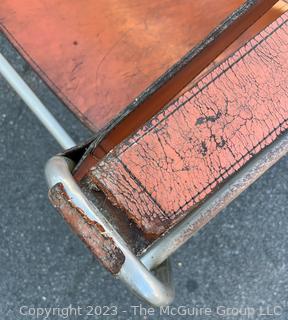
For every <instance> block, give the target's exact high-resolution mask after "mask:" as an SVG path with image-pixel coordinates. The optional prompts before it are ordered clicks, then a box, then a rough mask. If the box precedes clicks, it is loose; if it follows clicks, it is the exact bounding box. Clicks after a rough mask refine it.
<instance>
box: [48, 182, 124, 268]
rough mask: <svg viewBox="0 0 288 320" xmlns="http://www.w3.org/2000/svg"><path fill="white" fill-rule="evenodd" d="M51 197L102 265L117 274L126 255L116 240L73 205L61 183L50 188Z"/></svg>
mask: <svg viewBox="0 0 288 320" xmlns="http://www.w3.org/2000/svg"><path fill="white" fill-rule="evenodd" d="M49 198H50V201H51V202H52V204H53V206H54V207H55V208H56V209H57V210H58V211H59V213H60V214H61V215H62V217H63V218H64V219H65V220H66V222H67V223H68V224H69V225H70V227H71V228H72V229H73V231H74V232H75V233H76V234H77V235H78V236H79V237H80V239H81V240H82V241H83V242H84V243H85V244H86V246H87V247H88V248H89V249H90V250H91V252H92V253H93V254H94V255H95V256H96V257H97V258H98V260H99V261H100V262H101V263H102V265H103V266H104V267H105V268H106V269H107V270H108V271H110V272H111V273H113V274H117V273H118V272H119V271H120V269H121V266H122V264H123V263H124V261H125V257H124V254H123V253H122V251H121V250H120V249H119V248H118V247H117V246H116V245H115V243H114V241H113V240H112V239H111V238H110V237H108V236H107V235H106V234H105V230H104V228H103V226H101V225H100V224H98V223H96V222H95V221H91V220H89V219H88V218H87V217H86V216H85V213H83V212H82V211H81V209H80V208H77V207H75V206H74V205H73V203H72V201H71V200H70V199H69V197H68V195H67V194H66V192H65V190H64V187H63V185H62V184H61V183H59V184H56V185H55V186H54V187H53V188H51V189H50V191H49Z"/></svg>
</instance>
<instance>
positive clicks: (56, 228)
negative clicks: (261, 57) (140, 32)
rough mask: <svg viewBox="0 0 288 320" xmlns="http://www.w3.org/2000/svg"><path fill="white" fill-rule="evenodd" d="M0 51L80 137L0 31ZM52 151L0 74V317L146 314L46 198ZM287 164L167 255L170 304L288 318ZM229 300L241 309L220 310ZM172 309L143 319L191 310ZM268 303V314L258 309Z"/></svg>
mask: <svg viewBox="0 0 288 320" xmlns="http://www.w3.org/2000/svg"><path fill="white" fill-rule="evenodd" d="M0 51H1V52H2V53H3V54H5V56H6V57H7V58H9V60H10V61H11V62H12V63H13V65H14V66H15V67H16V68H17V70H18V71H19V72H20V73H21V74H22V75H23V77H24V78H25V79H26V81H27V82H28V83H29V84H30V86H31V87H32V88H33V89H34V90H35V91H36V92H37V94H38V95H39V96H40V97H41V99H42V100H43V101H44V102H45V103H46V105H47V106H48V107H49V108H50V110H51V111H53V112H54V113H55V115H56V116H57V118H58V119H59V120H60V121H61V122H62V123H63V125H64V127H65V128H67V130H68V131H69V132H70V133H71V135H72V136H73V138H74V139H75V140H76V141H78V142H80V141H84V140H85V139H86V138H87V137H88V136H89V135H90V133H89V132H88V131H87V130H85V129H84V128H83V127H82V126H81V125H80V123H79V122H78V121H77V120H76V119H75V118H74V117H73V116H72V115H71V114H70V113H69V112H68V111H67V110H66V109H65V108H64V106H63V105H61V103H60V102H59V101H58V100H57V99H56V98H55V97H54V96H53V94H51V92H49V91H48V90H47V88H46V87H45V85H44V84H43V83H42V82H41V81H40V80H39V78H38V77H36V76H35V74H34V73H33V72H32V71H31V69H30V68H29V66H28V65H27V64H26V63H25V62H23V60H22V59H20V57H19V56H18V54H17V53H16V52H15V50H13V49H12V48H11V47H10V46H9V45H8V43H7V41H6V40H5V39H4V38H3V37H2V36H1V37H0ZM59 151H60V147H59V146H58V145H57V143H56V142H55V141H54V140H53V138H52V137H51V136H50V135H49V134H48V133H47V132H46V130H45V129H44V128H43V127H42V126H41V124H40V123H39V122H38V121H37V120H36V119H35V117H34V115H33V114H31V113H30V111H28V109H27V107H26V106H25V105H24V104H23V103H22V102H21V101H20V99H19V98H18V97H17V96H16V94H15V93H14V92H13V91H12V90H11V89H10V88H9V86H8V85H7V84H6V83H5V81H4V80H3V79H2V78H0V185H1V189H0V190H1V192H0V240H1V241H0V319H5V320H6V319H13V320H15V319H22V318H23V319H36V316H33V313H34V312H35V308H44V307H47V308H50V307H51V308H60V309H54V310H53V311H51V313H52V312H53V313H54V316H51V313H50V315H49V317H48V319H64V318H67V317H66V315H67V312H69V310H70V311H71V314H72V315H71V316H69V317H68V318H69V319H76V318H78V319H96V318H99V319H104V318H105V319H110V318H111V319H145V316H144V314H145V311H146V310H144V309H143V310H142V315H140V312H139V308H138V309H137V310H136V312H135V315H134V312H133V311H134V309H133V308H131V306H132V305H136V306H139V304H140V302H139V301H138V300H137V299H136V298H135V297H133V296H132V295H131V294H130V292H129V291H128V290H127V289H126V288H125V287H124V286H123V285H122V284H121V283H119V282H117V281H116V280H114V279H113V278H112V277H111V276H110V275H109V274H108V273H107V272H106V271H105V270H103V268H102V267H100V266H99V264H98V262H97V261H96V260H95V259H94V258H93V257H92V255H91V254H90V252H89V251H88V250H87V249H86V248H85V247H84V246H83V245H82V243H81V242H80V241H79V240H78V238H77V237H76V236H75V235H74V234H72V232H71V231H70V230H69V228H68V227H67V225H66V224H65V222H64V221H63V220H62V218H61V217H60V216H59V215H58V213H57V212H56V211H55V210H54V209H53V208H52V207H51V205H50V204H49V202H48V200H47V187H46V183H45V180H44V176H43V167H44V165H45V162H46V160H47V159H48V158H49V157H51V156H52V155H54V154H56V153H57V152H59ZM287 168H288V158H287V157H286V158H285V159H283V160H281V161H280V162H279V163H278V164H277V165H276V166H274V167H273V168H272V169H271V170H270V171H269V172H268V173H266V174H265V175H264V176H263V177H262V178H261V179H260V180H259V181H258V182H256V183H255V184H254V185H253V186H252V187H250V188H249V190H247V191H246V192H244V193H243V194H242V195H241V196H240V197H239V198H238V199H237V200H236V201H234V202H233V203H232V204H231V205H230V206H229V207H228V208H227V209H226V210H224V211H223V212H222V213H221V214H220V215H219V216H218V217H217V218H216V219H215V220H213V221H212V222H211V223H209V224H208V225H207V226H206V227H205V228H204V229H203V230H201V231H200V232H199V233H198V234H197V235H196V236H195V237H194V238H193V239H191V240H190V241H189V242H188V243H187V244H186V245H184V246H183V247H182V248H181V249H180V250H179V251H178V252H177V253H176V254H175V255H174V256H173V259H172V261H173V269H174V278H175V286H176V292H177V295H176V299H175V302H174V304H173V307H179V306H187V307H190V312H192V311H193V309H192V308H193V307H194V312H195V311H198V312H200V308H203V307H207V308H211V309H212V315H206V316H195V317H190V318H193V319H213V320H214V319H248V318H249V319H262V318H263V319H268V318H269V319H283V320H284V319H287V317H288V311H287V310H288V309H287V308H288V251H287V246H288V232H287V230H288V212H287V207H288V196H287V195H288V181H287V177H288V175H287ZM69 305H72V307H78V306H79V307H80V308H79V309H78V310H77V313H78V316H77V317H76V316H74V314H75V310H74V311H73V310H71V309H65V307H68V306H69ZM142 305H143V307H147V306H146V305H145V304H142ZM23 306H24V307H23ZM89 306H94V307H96V306H110V307H111V306H116V307H117V308H118V316H112V315H111V316H105V317H104V316H101V317H96V316H92V315H89V314H88V313H89V311H90V307H89ZM221 306H223V307H221ZM21 307H22V309H21ZM28 307H29V308H30V309H29V310H28ZM217 307H220V308H218V314H217ZM261 307H262V309H261ZM61 308H62V309H61ZM228 308H235V309H234V312H236V313H237V312H242V313H245V312H246V315H244V314H243V315H240V314H238V315H237V316H236V315H235V316H233V315H228V313H229V310H230V309H228ZM248 308H250V309H248ZM41 310H42V309H38V312H42V311H41ZM67 310H68V311H67ZM97 310H98V309H96V311H97ZM104 310H105V308H104V309H103V311H104ZM186 310H187V309H186ZM20 311H21V312H22V313H25V314H26V315H21V312H20ZM28 311H29V312H30V315H29V314H28V315H27V312H28ZM47 311H48V309H47ZM152 311H153V310H152ZM169 311H170V313H172V312H173V311H175V310H174V309H170V310H169ZM178 311H179V312H178V314H177V315H175V316H173V315H170V316H168V315H167V314H162V315H160V313H161V311H160V310H158V309H155V310H154V312H155V315H154V316H148V319H182V318H183V319H186V318H189V316H184V315H183V316H181V315H180V312H181V311H182V312H183V309H181V308H180V309H179V310H178ZM268 311H269V313H272V314H273V312H274V315H270V316H264V315H261V314H260V313H261V312H262V313H268ZM110 312H113V309H110ZM166 312H168V310H166ZM202 312H203V310H202ZM225 312H226V316H224V315H223V313H225ZM230 312H231V310H230ZM247 312H249V317H248V316H247ZM162 313H163V310H162ZM253 314H254V315H253ZM278 314H279V315H278ZM38 318H39V319H44V318H45V315H43V316H39V317H38ZM46 318H47V317H46Z"/></svg>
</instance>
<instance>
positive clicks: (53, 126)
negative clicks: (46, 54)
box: [0, 53, 76, 149]
mask: <svg viewBox="0 0 288 320" xmlns="http://www.w3.org/2000/svg"><path fill="white" fill-rule="evenodd" d="M0 74H1V75H2V76H3V77H4V79H5V80H6V81H7V82H8V83H9V84H10V85H11V87H12V88H13V89H14V90H15V91H16V92H17V94H18V95H19V97H20V98H21V99H22V100H23V101H24V102H25V103H26V105H27V106H28V107H29V109H30V110H31V111H32V112H33V113H34V114H35V115H36V117H37V118H38V119H39V120H40V121H41V123H42V124H43V125H44V127H45V128H46V129H47V130H48V131H49V132H50V133H51V134H52V136H53V137H54V138H55V139H56V140H57V142H58V143H59V144H60V146H61V147H62V148H63V149H70V148H72V147H74V146H75V145H76V144H75V142H74V141H73V140H72V138H71V137H70V136H69V135H68V133H67V132H66V131H65V130H64V129H63V127H62V126H61V125H60V123H59V122H58V121H57V120H56V119H55V118H54V116H53V115H52V114H51V113H50V111H48V109H47V108H46V107H45V106H44V104H43V103H42V102H41V101H40V99H39V98H38V97H37V96H36V94H35V93H34V92H33V91H32V90H31V88H30V87H29V86H28V85H27V84H26V83H25V82H24V80H23V79H22V78H21V77H20V75H19V74H18V73H17V72H16V70H15V69H14V68H13V67H12V66H11V64H10V63H9V62H8V61H7V60H6V59H5V58H4V56H3V55H2V54H1V53H0Z"/></svg>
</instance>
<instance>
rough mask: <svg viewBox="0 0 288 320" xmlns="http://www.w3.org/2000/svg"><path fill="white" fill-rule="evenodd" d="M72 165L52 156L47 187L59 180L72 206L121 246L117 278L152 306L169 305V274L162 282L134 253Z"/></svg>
mask: <svg viewBox="0 0 288 320" xmlns="http://www.w3.org/2000/svg"><path fill="white" fill-rule="evenodd" d="M74 165H75V164H74V163H73V161H72V160H71V159H68V158H67V157H64V156H55V157H53V158H51V159H50V160H49V161H48V162H47V164H46V167H45V175H46V179H47V182H48V185H49V187H50V188H51V187H53V186H54V185H55V184H57V183H62V184H63V186H64V189H65V192H66V193H67V194H68V196H69V197H70V199H71V200H72V201H73V203H74V204H75V206H77V207H78V208H80V209H82V210H83V212H84V213H85V214H86V215H87V217H88V218H89V219H91V220H93V221H96V222H98V223H100V224H101V225H103V227H104V228H105V231H106V233H107V234H108V236H109V237H111V238H112V239H113V240H114V242H115V244H116V245H117V246H118V247H119V249H121V251H122V252H123V254H124V256H125V262H124V263H123V265H122V267H121V270H120V272H119V273H118V274H117V275H116V277H117V278H119V279H121V280H122V281H123V282H125V283H126V284H127V285H128V287H129V288H130V289H131V290H132V291H133V292H134V293H135V294H136V295H138V296H139V297H140V298H142V299H144V300H146V301H147V302H148V303H150V304H152V305H154V306H163V305H167V304H170V303H171V302H172V301H173V298H174V289H173V288H172V286H171V283H170V279H169V273H168V277H166V280H165V282H161V281H160V280H159V279H158V278H157V277H156V276H155V275H153V273H152V272H151V271H150V270H149V269H147V268H146V266H145V265H144V264H143V263H142V262H141V261H140V260H139V259H138V258H137V257H136V256H135V255H134V254H133V252H132V251H131V250H130V248H129V247H128V246H127V244H126V242H125V241H124V240H123V238H122V237H121V235H120V234H119V233H118V232H117V231H116V230H115V229H114V228H113V226H112V225H111V224H110V223H109V222H108V221H107V219H106V218H105V217H104V216H103V215H102V213H101V211H100V210H99V209H98V208H97V207H96V206H94V205H93V203H92V202H91V201H89V200H88V199H87V198H86V197H85V195H84V194H83V192H82V191H81V189H80V187H79V186H78V185H77V183H76V182H75V180H74V178H73V176H72V174H71V171H72V169H73V168H74ZM162 267H163V266H162Z"/></svg>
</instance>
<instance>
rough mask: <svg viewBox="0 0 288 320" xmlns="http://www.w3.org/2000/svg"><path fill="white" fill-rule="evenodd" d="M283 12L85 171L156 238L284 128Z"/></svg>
mask: <svg viewBox="0 0 288 320" xmlns="http://www.w3.org/2000/svg"><path fill="white" fill-rule="evenodd" d="M287 20H288V14H287V13H285V14H283V15H282V16H281V17H280V18H278V19H277V20H276V21H275V22H273V23H272V24H271V25H270V26H268V27H267V28H266V29H264V30H263V31H262V32H261V33H260V34H258V35H257V36H256V37H255V38H253V39H252V40H251V41H249V42H248V43H246V45H244V46H243V47H241V48H240V49H239V50H238V51H236V52H235V53H234V54H233V55H231V56H230V57H229V58H228V59H227V60H225V61H224V62H223V63H221V64H220V65H219V66H217V67H216V68H215V69H214V70H213V71H212V72H211V73H209V74H208V75H207V76H205V77H204V78H203V79H202V80H200V81H199V82H198V83H197V85H195V86H194V87H193V88H192V89H191V90H189V91H187V92H186V93H184V94H183V95H182V96H181V97H179V98H177V100H176V101H174V102H173V103H171V104H170V105H168V106H167V107H165V108H164V109H163V110H162V111H161V112H160V113H159V114H158V115H156V116H155V117H153V118H152V119H151V120H150V121H149V122H147V123H146V124H145V125H144V126H143V127H142V128H141V129H139V130H138V131H137V132H136V133H135V134H133V135H132V136H130V138H128V139H127V140H125V141H123V142H122V143H121V144H120V145H118V146H117V147H115V148H114V149H113V150H112V151H110V152H109V154H108V155H106V156H105V157H104V158H103V159H102V160H101V161H100V162H99V163H98V164H97V165H96V167H93V168H91V170H90V173H89V177H90V179H91V180H90V181H92V183H93V184H95V185H97V186H98V187H100V189H101V190H102V191H104V192H105V194H106V195H107V196H108V198H109V199H110V200H111V201H112V203H113V204H114V205H116V206H118V207H120V208H122V209H123V210H124V211H125V212H126V213H127V215H128V216H129V218H130V219H132V220H133V221H134V222H135V223H136V224H137V225H138V226H139V227H140V228H141V229H142V230H143V231H144V233H145V234H146V236H147V237H153V238H155V237H158V236H159V235H161V234H162V233H163V232H164V231H166V230H167V229H169V228H171V227H173V226H174V225H175V224H176V223H177V222H179V221H180V220H181V219H183V217H185V215H187V213H189V212H191V210H192V209H194V208H195V207H196V206H198V205H199V204H200V203H201V202H202V201H204V200H205V199H206V198H207V197H208V196H209V195H210V194H211V193H212V192H213V191H215V190H216V189H217V188H219V187H221V185H223V184H224V183H225V182H226V181H227V180H228V179H229V178H230V177H231V176H232V175H233V174H235V173H236V172H237V171H238V170H240V169H241V167H243V166H244V165H245V164H246V163H247V162H248V161H249V160H250V159H251V158H253V157H255V156H256V155H257V154H258V153H260V152H261V150H263V149H264V148H265V147H267V146H268V145H270V144H271V143H272V142H273V141H274V140H275V139H277V137H279V136H280V135H281V134H282V133H283V132H285V131H286V130H287V127H288V22H287Z"/></svg>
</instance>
